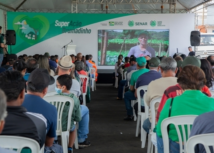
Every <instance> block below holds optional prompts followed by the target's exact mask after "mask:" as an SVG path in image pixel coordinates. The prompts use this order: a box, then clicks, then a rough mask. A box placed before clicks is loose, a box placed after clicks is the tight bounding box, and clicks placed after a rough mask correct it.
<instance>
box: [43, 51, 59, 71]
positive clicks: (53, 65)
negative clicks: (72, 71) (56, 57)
mask: <svg viewBox="0 0 214 153" xmlns="http://www.w3.org/2000/svg"><path fill="white" fill-rule="evenodd" d="M44 56H45V57H47V58H48V60H49V66H50V68H51V69H54V70H55V69H56V68H57V64H56V62H55V61H52V60H51V59H50V54H49V53H48V52H46V53H45V54H44Z"/></svg>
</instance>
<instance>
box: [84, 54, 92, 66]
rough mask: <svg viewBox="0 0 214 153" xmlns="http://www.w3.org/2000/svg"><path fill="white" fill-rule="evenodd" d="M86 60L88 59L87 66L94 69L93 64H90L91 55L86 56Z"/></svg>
mask: <svg viewBox="0 0 214 153" xmlns="http://www.w3.org/2000/svg"><path fill="white" fill-rule="evenodd" d="M85 59H86V64H87V66H88V67H89V68H91V67H92V64H91V63H90V62H89V55H86V56H85Z"/></svg>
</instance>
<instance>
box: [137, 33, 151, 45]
mask: <svg viewBox="0 0 214 153" xmlns="http://www.w3.org/2000/svg"><path fill="white" fill-rule="evenodd" d="M148 39H149V33H148V32H147V31H143V32H141V33H140V34H139V35H138V41H139V43H140V45H147V41H148Z"/></svg>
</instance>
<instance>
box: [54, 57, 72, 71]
mask: <svg viewBox="0 0 214 153" xmlns="http://www.w3.org/2000/svg"><path fill="white" fill-rule="evenodd" d="M58 65H59V67H60V68H62V69H66V70H68V69H70V68H72V67H74V64H73V62H72V59H71V56H69V55H66V56H64V57H62V59H61V60H60V61H59V63H58Z"/></svg>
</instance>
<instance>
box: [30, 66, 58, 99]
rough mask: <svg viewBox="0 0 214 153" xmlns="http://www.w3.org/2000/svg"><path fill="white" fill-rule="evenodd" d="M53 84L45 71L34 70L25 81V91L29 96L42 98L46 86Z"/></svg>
mask: <svg viewBox="0 0 214 153" xmlns="http://www.w3.org/2000/svg"><path fill="white" fill-rule="evenodd" d="M54 82H55V80H54V78H53V77H52V76H50V75H49V72H48V70H46V69H41V68H38V69H35V70H34V71H33V72H32V73H31V74H30V76H29V78H28V81H27V91H28V93H30V94H33V95H37V96H40V97H42V98H43V97H44V96H45V95H46V93H47V91H48V86H49V85H52V84H53V83H54Z"/></svg>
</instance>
